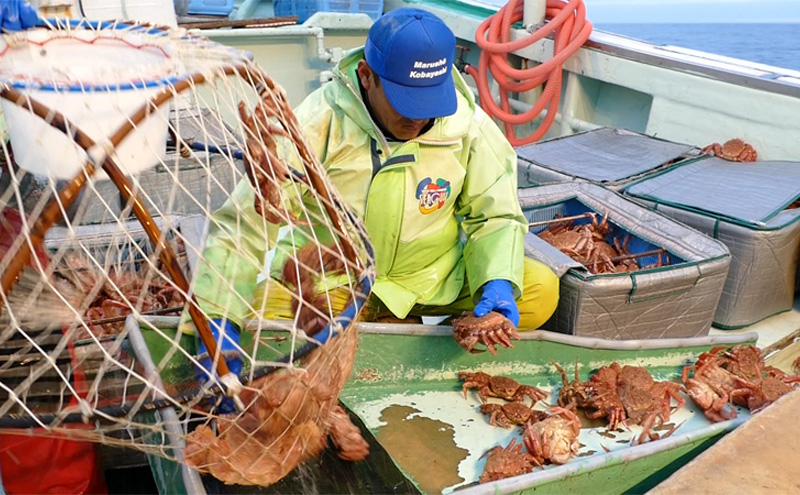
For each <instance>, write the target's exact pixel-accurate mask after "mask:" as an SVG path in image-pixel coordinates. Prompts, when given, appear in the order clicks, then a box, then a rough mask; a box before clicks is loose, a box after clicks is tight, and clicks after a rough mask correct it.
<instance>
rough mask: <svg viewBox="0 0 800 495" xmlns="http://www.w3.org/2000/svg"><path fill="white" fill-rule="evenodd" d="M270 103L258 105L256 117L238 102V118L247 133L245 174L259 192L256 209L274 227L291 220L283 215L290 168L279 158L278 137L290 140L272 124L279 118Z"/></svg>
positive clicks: (284, 131) (279, 127)
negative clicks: (283, 198) (283, 197)
mask: <svg viewBox="0 0 800 495" xmlns="http://www.w3.org/2000/svg"><path fill="white" fill-rule="evenodd" d="M269 103H271V102H269V101H268V100H265V101H262V102H259V103H258V104H257V105H256V108H255V111H254V112H253V115H249V114H248V113H247V109H246V106H245V103H244V102H243V101H241V102H239V118H240V119H241V121H242V124H243V125H244V128H245V130H246V138H245V141H246V144H247V146H246V150H247V152H246V153H245V156H244V165H245V167H244V168H245V172H247V177H248V178H249V179H250V183H251V185H252V186H253V188H254V189H255V190H256V192H257V194H256V197H255V204H254V206H255V209H256V212H257V213H258V214H259V215H261V216H263V217H264V218H265V219H267V220H268V221H269V222H271V223H281V222H282V221H283V220H286V219H287V218H288V217H285V215H284V214H283V213H282V212H283V208H282V207H281V192H280V190H281V184H282V183H283V182H285V181H286V180H288V179H289V178H290V173H289V168H288V167H287V166H286V164H285V163H284V161H283V160H282V159H281V158H280V157H279V156H278V141H277V139H276V136H282V137H284V138H291V136H290V135H289V133H288V132H287V131H286V129H284V128H283V127H282V126H281V125H280V124H277V123H274V122H272V120H271V119H270V117H271V116H273V115H276V113H275V112H276V110H275V108H274V105H273V104H269Z"/></svg>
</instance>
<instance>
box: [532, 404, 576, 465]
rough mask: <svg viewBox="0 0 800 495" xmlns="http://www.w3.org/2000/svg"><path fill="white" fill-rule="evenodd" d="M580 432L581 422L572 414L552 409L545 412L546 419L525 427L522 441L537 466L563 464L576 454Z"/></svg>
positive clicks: (567, 411)
mask: <svg viewBox="0 0 800 495" xmlns="http://www.w3.org/2000/svg"><path fill="white" fill-rule="evenodd" d="M580 432H581V420H580V418H578V416H576V415H575V413H574V412H572V411H571V410H569V409H566V408H563V407H554V408H552V409H550V411H548V412H547V418H545V419H543V420H541V421H537V422H536V423H528V424H527V425H526V427H525V433H524V434H523V441H524V442H525V446H526V447H527V448H528V451H529V452H530V453H531V454H532V455H533V457H534V459H535V462H536V464H537V465H539V466H540V465H542V464H544V463H545V462H547V461H550V462H552V463H554V464H564V463H565V462H567V461H568V460H569V459H570V457H572V456H574V455H575V454H577V453H578V449H579V448H580V443H579V442H578V435H579V434H580Z"/></svg>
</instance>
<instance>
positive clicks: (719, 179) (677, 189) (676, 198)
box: [625, 157, 800, 225]
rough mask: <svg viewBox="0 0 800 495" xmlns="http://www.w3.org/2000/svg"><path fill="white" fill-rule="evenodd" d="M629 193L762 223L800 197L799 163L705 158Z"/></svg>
mask: <svg viewBox="0 0 800 495" xmlns="http://www.w3.org/2000/svg"><path fill="white" fill-rule="evenodd" d="M625 193H626V194H629V195H631V196H637V197H640V198H644V199H649V200H651V201H655V202H656V203H660V204H667V205H670V206H675V207H679V208H684V209H693V210H700V211H703V212H708V213H711V214H713V215H717V216H720V217H726V218H729V219H731V220H734V221H738V222H741V223H745V224H750V225H763V224H764V223H765V222H767V221H769V220H770V219H772V218H773V217H775V216H776V215H778V214H779V213H780V212H781V211H783V210H785V209H786V208H787V207H788V206H789V205H791V204H792V203H793V202H794V201H795V200H797V199H798V198H799V197H800V163H798V162H786V161H771V162H755V163H739V162H729V161H727V160H723V159H721V158H716V157H711V158H705V159H700V160H696V161H694V162H691V163H687V164H685V165H682V166H680V167H677V168H675V169H672V170H669V171H666V172H664V173H662V174H659V175H657V176H654V177H650V178H646V179H642V180H641V181H639V182H636V183H634V184H632V185H630V186H628V187H627V188H626V189H625Z"/></svg>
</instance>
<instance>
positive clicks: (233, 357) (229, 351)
mask: <svg viewBox="0 0 800 495" xmlns="http://www.w3.org/2000/svg"><path fill="white" fill-rule="evenodd" d="M209 327H210V328H211V333H212V334H213V335H214V340H215V341H216V342H217V349H218V350H219V352H220V357H221V358H224V359H225V362H226V363H228V369H229V370H230V372H231V373H233V374H234V375H239V374H240V373H241V372H242V357H241V355H240V354H239V339H240V336H239V329H238V328H236V326H235V325H234V324H233V323H231V322H230V321H227V320H225V321H224V324H223V320H222V319H219V318H218V319H214V320H211V321H210V322H209ZM220 333H221V334H222V336H221V337H220ZM198 339H199V337H198ZM213 357H214V356H209V355H208V349H206V346H205V344H203V340H202V339H199V343H198V345H197V360H198V361H199V362H200V365H201V366H202V367H203V369H198V370H197V373H196V376H197V379H198V380H200V381H203V382H205V381H208V380H209V373H210V374H211V375H213V376H218V375H217V373H216V371H217V370H216V369H211V366H212V364H213V359H212V358H213ZM217 412H220V413H223V414H229V413H233V412H236V406H234V404H233V401H232V400H231V399H229V398H227V397H225V398H223V399H222V402H220V404H219V406H217Z"/></svg>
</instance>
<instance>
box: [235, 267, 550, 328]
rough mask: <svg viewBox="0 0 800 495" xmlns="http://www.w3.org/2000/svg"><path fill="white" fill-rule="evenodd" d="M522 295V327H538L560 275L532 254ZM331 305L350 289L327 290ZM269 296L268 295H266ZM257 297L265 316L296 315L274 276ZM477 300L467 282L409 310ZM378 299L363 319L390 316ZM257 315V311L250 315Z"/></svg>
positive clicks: (431, 310) (427, 312)
mask: <svg viewBox="0 0 800 495" xmlns="http://www.w3.org/2000/svg"><path fill="white" fill-rule="evenodd" d="M523 266H524V269H525V274H524V276H523V280H522V284H523V289H522V294H523V295H522V297H520V298H519V299H517V307H518V308H519V315H520V323H519V329H520V330H535V329H537V328H539V327H540V326H542V324H544V322H546V321H547V320H548V318H550V316H551V315H552V314H553V312H554V311H555V309H556V306H557V305H558V277H556V275H555V273H553V271H552V270H550V268H548V267H547V266H546V265H545V264H543V263H541V262H539V261H536V260H534V259H531V258H525V259H524V262H523ZM328 294H329V297H330V298H331V308H333V311H334V313H336V314H338V313H341V312H342V311H343V310H344V307H345V305H346V304H347V302H348V298H349V297H350V291H348V290H346V289H345V288H336V289H332V290H330V291H329V292H328ZM265 296H266V297H265ZM255 301H256V302H259V301H263V304H262V305H261V307H262V308H263V310H262V316H263V317H264V318H266V319H289V320H291V319H292V318H294V314H293V313H292V310H291V304H292V292H290V291H288V290H287V289H285V288H283V287H282V286H281V284H280V283H279V282H277V281H275V280H274V279H267V280H265V281H264V282H262V283H261V284H259V285H258V287H257V288H256V293H255ZM474 307H475V303H474V302H473V300H472V297H470V294H469V284H464V287H463V289H462V290H461V293H460V294H459V296H458V299H456V300H455V302H453V303H452V304H448V305H446V306H423V305H416V306H414V307H413V308H412V309H411V312H410V314H411V315H415V316H445V315H455V316H460V315H461V313H463V312H464V311H472V310H473V308H474ZM391 314H392V313H391V311H389V310H388V309H387V308H386V306H385V305H383V304H382V303H381V302H380V300H379V299H377V298H376V297H372V298H371V299H370V301H369V303H368V305H367V308H366V309H365V310H364V313H363V319H365V320H373V319H375V318H379V317H382V316H391ZM251 316H255V315H251Z"/></svg>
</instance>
